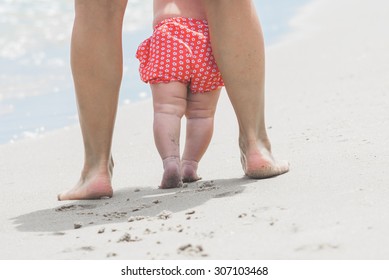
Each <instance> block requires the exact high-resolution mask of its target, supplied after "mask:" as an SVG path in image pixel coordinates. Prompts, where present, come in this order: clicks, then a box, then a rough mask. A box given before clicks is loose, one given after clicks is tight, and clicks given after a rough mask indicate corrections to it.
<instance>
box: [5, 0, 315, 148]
mask: <svg viewBox="0 0 389 280" xmlns="http://www.w3.org/2000/svg"><path fill="white" fill-rule="evenodd" d="M309 1H311V0H295V1H288V0H254V2H255V5H256V7H257V11H258V13H259V16H260V19H261V22H262V27H263V30H264V35H265V41H266V44H267V45H271V44H272V43H274V42H276V41H277V40H280V39H281V38H282V36H283V35H284V34H286V33H287V32H289V31H290V28H289V26H288V22H289V21H290V19H291V18H292V17H293V15H295V13H296V12H297V11H298V9H299V8H300V7H302V6H303V5H304V4H306V3H307V2H309ZM73 18H74V2H73V1H72V0H56V1H52V0H0V144H5V143H12V142H15V141H17V140H19V139H24V138H37V137H40V136H41V135H43V134H44V133H45V132H47V131H50V130H53V129H58V128H62V127H66V126H69V125H74V124H76V123H77V122H78V117H77V105H76V101H75V96H74V90H73V81H72V76H71V70H70V64H69V60H70V47H69V46H70V37H71V30H72V25H73ZM151 21H152V1H151V0H129V1H128V6H127V11H126V15H125V21H124V28H123V50H124V75H123V82H122V87H121V93H120V100H119V106H125V105H126V104H129V103H132V102H137V101H139V100H142V99H144V98H149V97H150V90H149V87H148V86H147V85H145V84H143V83H142V82H141V81H140V79H139V77H138V62H137V60H136V59H135V57H134V55H135V51H136V48H137V46H138V44H139V43H140V42H141V41H142V40H144V39H145V38H147V37H148V36H149V35H150V34H151V32H152V27H151Z"/></svg>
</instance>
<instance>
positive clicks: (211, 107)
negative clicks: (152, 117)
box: [181, 89, 220, 182]
mask: <svg viewBox="0 0 389 280" xmlns="http://www.w3.org/2000/svg"><path fill="white" fill-rule="evenodd" d="M219 95H220V89H219V90H215V91H212V92H208V93H196V94H189V96H188V104H187V108H186V112H185V115H186V118H187V122H186V141H185V149H184V153H183V156H182V162H181V174H182V179H183V181H184V182H194V181H197V180H200V179H201V178H200V177H199V176H198V175H197V167H198V163H199V161H200V159H201V158H202V157H203V155H204V153H205V151H206V150H207V148H208V146H209V143H210V142H211V138H212V134H213V124H214V116H215V111H216V105H217V101H218V99H219Z"/></svg>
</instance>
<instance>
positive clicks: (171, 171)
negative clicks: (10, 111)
mask: <svg viewBox="0 0 389 280" xmlns="http://www.w3.org/2000/svg"><path fill="white" fill-rule="evenodd" d="M163 169H164V172H163V176H162V181H161V185H160V186H159V188H161V189H171V188H180V187H182V180H181V172H180V159H179V158H177V157H168V158H165V159H164V160H163Z"/></svg>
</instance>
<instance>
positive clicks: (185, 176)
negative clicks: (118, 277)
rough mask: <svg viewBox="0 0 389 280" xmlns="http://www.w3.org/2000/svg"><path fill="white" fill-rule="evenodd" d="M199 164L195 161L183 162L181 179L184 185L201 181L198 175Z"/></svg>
mask: <svg viewBox="0 0 389 280" xmlns="http://www.w3.org/2000/svg"><path fill="white" fill-rule="evenodd" d="M197 167H198V162H196V161H193V160H183V161H182V162H181V177H182V181H183V182H184V183H191V182H196V181H198V180H201V177H199V176H198V175H197Z"/></svg>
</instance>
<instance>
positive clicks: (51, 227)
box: [12, 178, 256, 232]
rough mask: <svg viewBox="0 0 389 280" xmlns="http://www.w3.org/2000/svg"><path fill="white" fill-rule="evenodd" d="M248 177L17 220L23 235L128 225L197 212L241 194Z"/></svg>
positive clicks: (130, 193) (144, 190) (133, 194)
mask: <svg viewBox="0 0 389 280" xmlns="http://www.w3.org/2000/svg"><path fill="white" fill-rule="evenodd" d="M254 182H256V180H252V179H248V178H237V179H219V180H212V181H199V182H195V183H191V184H185V185H184V187H183V188H180V189H169V190H161V189H156V188H155V187H139V188H136V187H131V188H124V189H121V190H119V191H117V192H115V193H114V196H113V197H112V198H111V199H102V200H85V201H74V202H71V203H69V204H65V205H62V206H60V207H56V208H52V209H44V210H39V211H35V212H32V213H28V214H24V215H21V216H18V217H15V218H13V219H12V220H14V223H15V224H16V229H17V230H19V231H23V232H59V231H65V230H71V229H74V227H75V224H80V225H82V226H83V227H87V226H96V225H106V224H110V223H121V222H127V221H128V219H129V218H130V217H136V216H149V217H153V216H157V215H158V214H160V213H161V212H162V211H164V210H166V211H170V212H173V213H175V212H179V211H185V210H188V209H193V208H195V207H197V206H199V205H201V204H203V203H205V202H207V201H209V200H211V199H215V198H223V197H229V196H234V195H237V194H240V193H242V192H243V191H244V189H245V185H248V184H250V183H254Z"/></svg>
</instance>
